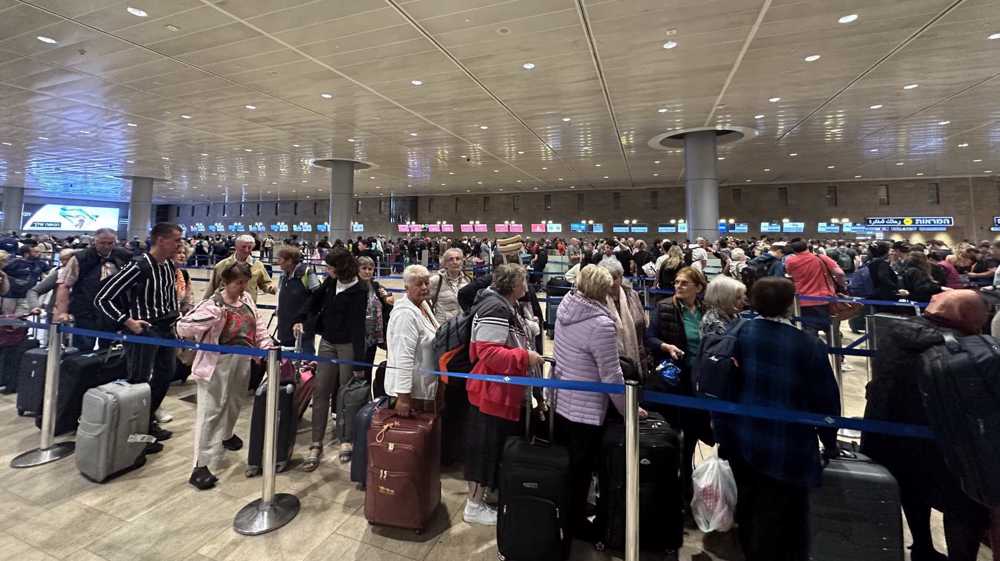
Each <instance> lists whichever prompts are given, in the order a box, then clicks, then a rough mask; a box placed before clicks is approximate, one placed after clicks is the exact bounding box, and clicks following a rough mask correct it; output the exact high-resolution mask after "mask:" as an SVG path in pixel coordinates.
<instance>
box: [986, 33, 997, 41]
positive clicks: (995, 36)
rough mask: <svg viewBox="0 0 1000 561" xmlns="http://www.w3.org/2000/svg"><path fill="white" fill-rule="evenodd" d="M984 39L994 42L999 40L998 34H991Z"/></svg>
mask: <svg viewBox="0 0 1000 561" xmlns="http://www.w3.org/2000/svg"><path fill="white" fill-rule="evenodd" d="M986 38H987V39H989V40H990V41H995V40H997V39H1000V33H991V34H989V36H987V37H986Z"/></svg>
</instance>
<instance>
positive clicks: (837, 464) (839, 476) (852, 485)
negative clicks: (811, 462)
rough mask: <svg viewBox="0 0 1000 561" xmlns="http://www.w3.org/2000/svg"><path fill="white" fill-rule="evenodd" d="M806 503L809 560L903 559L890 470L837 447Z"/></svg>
mask: <svg viewBox="0 0 1000 561" xmlns="http://www.w3.org/2000/svg"><path fill="white" fill-rule="evenodd" d="M840 447H841V451H840V457H839V458H836V459H833V460H830V464H829V465H828V466H827V467H826V469H824V470H823V483H822V485H821V486H820V487H818V488H816V489H813V491H812V493H811V495H810V498H809V528H810V531H811V533H812V540H811V543H812V547H811V548H810V549H811V553H810V555H809V558H810V559H811V560H812V561H844V560H845V559H859V560H860V559H864V561H902V560H903V518H902V515H901V511H900V503H899V486H898V485H897V484H896V480H895V478H893V477H892V474H890V473H889V470H887V469H885V468H884V467H882V466H880V465H878V464H876V463H875V462H873V461H872V460H871V459H870V458H868V457H867V456H865V455H863V454H860V453H858V452H856V451H855V447H854V445H852V444H846V443H841V446H840Z"/></svg>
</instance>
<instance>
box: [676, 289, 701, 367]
mask: <svg viewBox="0 0 1000 561" xmlns="http://www.w3.org/2000/svg"><path fill="white" fill-rule="evenodd" d="M679 305H680V307H681V319H682V320H684V337H685V338H686V339H687V348H686V349H684V360H685V361H686V362H687V365H688V367H689V368H691V367H693V366H694V357H695V356H697V354H698V347H700V346H701V310H699V309H698V308H695V309H694V311H693V312H692V311H691V310H690V309H688V307H687V306H685V305H684V304H680V303H679Z"/></svg>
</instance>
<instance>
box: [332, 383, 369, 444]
mask: <svg viewBox="0 0 1000 561" xmlns="http://www.w3.org/2000/svg"><path fill="white" fill-rule="evenodd" d="M371 392H372V388H371V384H370V383H368V380H367V379H366V378H358V377H352V378H351V379H350V380H348V382H347V383H346V384H344V385H343V386H341V387H340V389H339V390H338V391H337V438H338V439H339V440H340V441H341V442H352V443H353V442H354V417H355V415H357V414H358V411H359V410H360V409H361V408H362V407H364V406H365V404H366V403H368V401H369V400H370V399H371ZM362 450H364V449H362Z"/></svg>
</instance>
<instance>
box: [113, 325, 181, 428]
mask: <svg viewBox="0 0 1000 561" xmlns="http://www.w3.org/2000/svg"><path fill="white" fill-rule="evenodd" d="M142 334H143V336H146V337H159V338H160V339H176V337H175V336H174V324H173V321H170V322H162V323H158V324H153V325H150V326H149V327H148V328H146V330H145V331H144V332H143V333H142ZM125 365H126V368H127V369H128V381H129V382H130V383H132V384H142V383H148V384H149V388H150V404H149V418H150V426H152V423H153V419H154V414H155V413H156V410H157V409H159V408H160V404H161V403H163V398H165V397H167V390H169V389H170V383H171V382H173V381H174V368H175V367H176V366H177V354H176V351H175V350H174V348H173V347H161V346H159V345H143V344H139V343H125Z"/></svg>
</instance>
